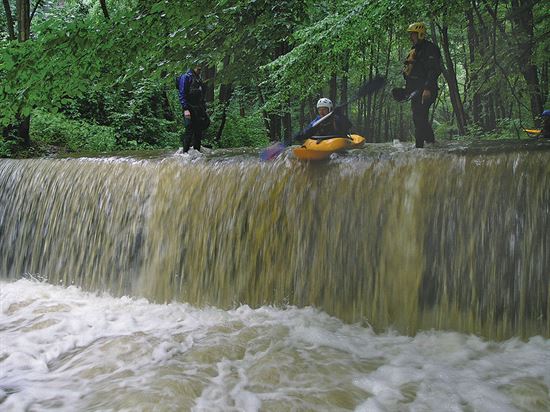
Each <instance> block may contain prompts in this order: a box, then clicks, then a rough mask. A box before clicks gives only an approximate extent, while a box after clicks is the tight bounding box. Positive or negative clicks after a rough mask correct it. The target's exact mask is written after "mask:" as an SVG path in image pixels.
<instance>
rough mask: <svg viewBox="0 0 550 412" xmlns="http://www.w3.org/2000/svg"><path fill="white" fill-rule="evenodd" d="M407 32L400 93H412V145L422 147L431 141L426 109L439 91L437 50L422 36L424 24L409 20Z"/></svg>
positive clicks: (439, 72) (424, 35) (439, 68)
mask: <svg viewBox="0 0 550 412" xmlns="http://www.w3.org/2000/svg"><path fill="white" fill-rule="evenodd" d="M407 32H408V33H409V38H410V40H411V42H412V48H411V50H410V51H409V54H408V55H407V59H406V60H405V65H404V67H403V77H404V78H405V82H406V83H405V90H404V91H403V92H404V93H403V95H407V96H412V97H411V108H412V117H413V122H414V136H415V140H416V147H424V142H428V143H434V142H435V138H434V132H433V129H432V124H431V122H430V118H429V111H430V106H431V105H432V104H433V103H434V102H435V99H436V98H437V93H438V90H439V89H438V86H437V78H438V77H439V75H440V74H441V52H440V51H439V48H438V47H437V46H436V45H435V44H433V43H432V42H431V41H429V40H427V39H426V25H425V24H424V23H422V22H418V23H412V24H411V25H410V26H409V27H408V29H407Z"/></svg>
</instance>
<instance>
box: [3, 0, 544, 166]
mask: <svg viewBox="0 0 550 412" xmlns="http://www.w3.org/2000/svg"><path fill="white" fill-rule="evenodd" d="M0 19H1V20H2V22H3V24H2V25H1V26H0V55H1V57H0V79H1V82H0V95H1V99H0V123H1V126H2V129H3V133H2V137H1V138H0V139H1V140H0V155H3V156H9V155H10V153H12V152H13V149H14V148H15V147H17V146H22V147H30V146H32V145H33V144H35V143H36V142H42V143H44V144H48V145H53V146H55V145H58V146H63V147H65V148H67V149H68V150H72V151H77V150H97V151H102V150H114V149H129V148H145V149H147V148H176V147H178V145H179V141H180V134H181V132H182V127H183V126H182V113H181V107H180V106H179V103H178V100H177V91H176V90H175V86H174V79H175V77H176V76H177V75H178V74H181V73H183V72H185V71H186V70H187V69H188V68H189V67H191V66H192V65H193V64H194V63H195V62H198V61H200V62H203V65H204V68H203V78H204V79H205V81H206V84H207V88H208V90H207V95H206V100H207V104H208V111H209V112H210V115H211V117H212V120H213V122H212V125H211V127H210V128H209V129H208V132H207V135H206V143H207V144H209V145H210V146H212V147H234V146H262V145H265V144H268V142H269V141H270V140H271V141H275V140H281V139H289V138H290V136H291V135H292V133H293V132H295V131H297V130H300V129H302V128H303V127H304V126H305V125H306V124H307V122H309V120H311V118H312V117H313V116H314V111H315V102H316V100H317V99H318V98H319V97H321V96H326V97H329V98H330V99H332V100H333V101H334V102H339V103H341V102H345V101H347V100H348V99H349V98H350V97H351V96H353V94H354V93H355V91H356V90H357V89H358V88H359V87H360V85H362V84H363V83H365V82H366V81H368V80H369V79H372V78H374V77H375V76H378V75H382V76H385V77H386V78H387V85H386V87H385V88H384V89H383V90H380V91H379V92H377V93H375V94H373V95H369V96H365V97H364V98H361V99H358V100H357V101H355V102H354V103H353V104H350V105H349V106H347V107H346V111H347V115H348V116H349V117H350V119H351V120H352V122H353V125H354V130H355V131H356V132H358V133H360V134H362V135H364V136H365V137H366V138H367V139H368V141H371V142H383V141H392V140H393V139H400V140H410V139H412V137H411V117H410V109H409V107H408V106H407V105H405V104H402V103H398V102H395V101H393V100H392V99H391V95H390V93H389V91H390V90H391V88H392V87H400V86H402V85H403V83H404V81H403V78H402V75H401V69H402V65H403V61H404V59H405V57H406V55H407V52H408V50H409V48H410V46H411V45H410V41H409V38H408V36H407V32H406V29H407V27H408V25H409V24H410V23H412V22H415V21H423V22H425V23H426V25H427V27H428V38H429V39H430V40H431V41H432V42H434V43H435V44H437V45H438V46H439V48H440V50H441V53H442V64H443V67H442V69H443V70H442V72H443V75H442V76H441V77H440V79H439V87H440V94H439V97H438V99H437V101H436V102H435V104H434V109H433V119H434V128H435V130H436V134H437V135H438V137H442V138H449V139H456V138H463V137H464V136H469V137H481V136H486V137H487V136H493V137H494V136H503V137H508V138H517V137H518V136H519V132H518V131H519V130H521V128H524V127H533V126H537V125H539V124H540V114H541V112H542V111H543V110H544V108H545V104H547V101H548V63H549V60H550V59H549V56H550V53H549V45H550V41H549V40H548V39H549V33H550V19H549V16H548V10H547V3H546V2H544V1H542V0H510V1H498V0H459V1H454V2H449V1H444V0H434V1H419V0H410V1H408V2H402V1H395V0H373V1H365V0H345V1H315V2H313V1H309V0H300V1H295V0H282V1H277V2H272V1H267V0H217V1H211V0H198V1H188V0H170V1H164V0H163V1H155V0H147V1H145V0H125V1H122V0H80V1H78V0H66V1H50V0H35V1H32V2H31V1H29V0H16V1H15V0H3V8H2V9H1V11H0Z"/></svg>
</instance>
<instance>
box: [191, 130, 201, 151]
mask: <svg viewBox="0 0 550 412" xmlns="http://www.w3.org/2000/svg"><path fill="white" fill-rule="evenodd" d="M201 140H202V131H194V132H193V149H195V150H198V151H200V150H201Z"/></svg>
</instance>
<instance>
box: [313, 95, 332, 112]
mask: <svg viewBox="0 0 550 412" xmlns="http://www.w3.org/2000/svg"><path fill="white" fill-rule="evenodd" d="M319 107H327V108H328V111H329V112H332V101H331V100H330V99H327V98H326V97H321V98H320V99H319V101H317V108H319Z"/></svg>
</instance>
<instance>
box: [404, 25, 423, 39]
mask: <svg viewBox="0 0 550 412" xmlns="http://www.w3.org/2000/svg"><path fill="white" fill-rule="evenodd" d="M407 31H408V32H409V33H418V39H419V40H424V39H425V38H426V25H425V24H424V23H423V22H421V21H420V22H416V23H413V24H411V25H410V26H409V28H408V29H407Z"/></svg>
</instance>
